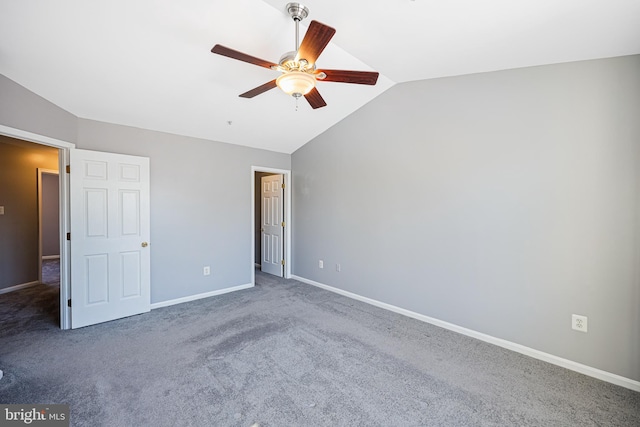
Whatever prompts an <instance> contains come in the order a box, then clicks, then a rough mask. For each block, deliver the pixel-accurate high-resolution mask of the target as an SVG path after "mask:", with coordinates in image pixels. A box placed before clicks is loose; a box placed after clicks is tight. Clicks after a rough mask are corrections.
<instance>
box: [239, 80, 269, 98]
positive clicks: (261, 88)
mask: <svg viewBox="0 0 640 427" xmlns="http://www.w3.org/2000/svg"><path fill="white" fill-rule="evenodd" d="M274 87H276V81H275V80H271V81H270V82H267V83H265V84H263V85H260V86H258V87H256V88H253V89H251V90H249V91H247V92H245V93H243V94H242V95H240V98H253V97H254V96H258V95H260V94H261V93H264V92H266V91H268V90H271V89H273V88H274Z"/></svg>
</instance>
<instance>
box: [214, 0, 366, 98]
mask: <svg viewBox="0 0 640 427" xmlns="http://www.w3.org/2000/svg"><path fill="white" fill-rule="evenodd" d="M286 9H287V12H288V13H289V15H290V16H291V18H293V21H294V22H295V24H296V50H295V51H292V52H287V53H285V54H284V55H282V57H281V58H280V61H279V62H278V63H277V64H276V63H273V62H269V61H265V60H264V59H260V58H256V57H255V56H251V55H247V54H246V53H242V52H238V51H237V50H233V49H230V48H228V47H225V46H222V45H219V44H217V45H215V46H214V47H213V49H211V52H213V53H216V54H218V55H222V56H226V57H229V58H233V59H237V60H238V61H244V62H248V63H249V64H254V65H258V66H260V67H265V68H270V69H272V70H275V71H280V72H281V73H282V74H281V75H280V76H279V77H278V78H277V79H274V80H271V81H270V82H267V83H265V84H263V85H260V86H258V87H256V88H253V89H251V90H249V91H247V92H245V93H243V94H241V95H240V97H241V98H253V97H254V96H257V95H260V94H261V93H264V92H266V91H268V90H270V89H273V88H275V87H276V86H277V87H279V88H280V89H282V91H284V92H285V93H286V94H288V95H291V96H293V97H294V98H296V99H298V98H300V97H301V96H304V97H305V99H306V100H307V101H308V102H309V104H310V105H311V107H312V108H313V109H316V108H321V107H324V106H326V105H327V103H326V102H325V101H324V99H323V98H322V96H321V95H320V93H319V92H318V89H316V83H317V82H318V81H326V82H341V83H356V84H364V85H375V84H376V82H377V81H378V73H377V72H372V71H350V70H326V69H322V70H319V69H317V68H316V60H317V59H318V56H320V54H321V53H322V51H323V50H324V48H325V47H326V46H327V44H328V43H329V41H330V40H331V38H332V37H333V35H334V34H335V32H336V30H335V29H334V28H331V27H329V26H327V25H324V24H322V23H320V22H318V21H311V24H310V25H309V29H308V30H307V33H306V34H305V36H304V39H302V44H299V28H298V26H299V23H300V21H302V20H303V19H304V18H306V17H307V16H308V15H309V9H308V8H307V7H306V6H303V5H301V4H300V3H289V4H287V7H286Z"/></svg>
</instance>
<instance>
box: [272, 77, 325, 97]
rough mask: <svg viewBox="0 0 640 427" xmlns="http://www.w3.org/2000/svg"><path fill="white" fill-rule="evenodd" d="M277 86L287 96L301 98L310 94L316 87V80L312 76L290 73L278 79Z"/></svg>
mask: <svg viewBox="0 0 640 427" xmlns="http://www.w3.org/2000/svg"><path fill="white" fill-rule="evenodd" d="M276 84H277V85H278V87H279V88H280V89H282V91H283V92H284V93H286V94H287V95H291V96H293V97H294V98H300V97H301V96H304V95H306V94H308V93H309V92H310V91H311V89H313V88H314V87H315V86H316V79H315V77H313V76H312V75H311V74H307V73H303V72H301V71H290V72H288V73H284V74H282V75H281V76H280V77H278V78H277V79H276Z"/></svg>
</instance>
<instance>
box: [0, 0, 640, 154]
mask: <svg viewBox="0 0 640 427" xmlns="http://www.w3.org/2000/svg"><path fill="white" fill-rule="evenodd" d="M286 3H287V0H264V1H263V0H233V1H232V0H110V1H99V2H97V1H86V0H55V1H52V0H20V1H17V0H0V73H2V74H4V75H5V76H7V77H8V78H10V79H12V80H14V81H16V82H17V83H19V84H21V85H23V86H25V87H27V88H28V89H30V90H32V91H33V92H35V93H37V94H39V95H40V96H42V97H44V98H46V99H48V100H50V101H51V102H53V103H55V104H57V105H59V106H60V107H62V108H64V109H66V110H67V111H69V112H71V113H73V114H75V115H77V116H79V117H82V118H88V119H93V120H100V121H105V122H111V123H118V124H123V125H129V126H135V127H140V128H147V129H153V130H159V131H164V132H170V133H175V134H181V135H188V136H193V137H199V138H205V139H210V140H215V141H223V142H228V143H232V144H241V145H247V146H251V147H258V148H264V149H267V150H273V151H279V152H284V153H291V152H293V151H295V150H296V149H297V148H299V147H300V146H302V145H304V144H305V143H306V142H307V141H309V140H311V139H312V138H314V137H315V136H317V135H318V134H320V133H322V132H323V131H325V130H326V129H328V128H329V127H331V126H333V125H334V124H335V123H337V122H338V121H340V120H342V119H343V118H344V117H346V116H348V115H349V114H351V113H352V112H353V111H355V110H357V109H358V108H360V107H361V106H362V105H364V104H366V103H367V102H369V101H371V100H372V99H373V98H375V97H376V96H378V95H380V94H381V93H382V92H384V91H385V90H387V89H388V88H390V87H391V86H393V85H394V84H396V83H400V82H406V81H411V80H420V79H430V78H436V77H443V76H452V75H461V74H469V73H477V72H484V71H493V70H501V69H508V68H517V67H525V66H532V65H542V64H551V63H559V62H567V61H576V60H583V59H593V58H604V57H612V56H621V55H629V54H637V53H640V24H639V22H640V0H483V1H478V0H367V1H365V0H351V1H340V0H308V1H305V2H303V4H305V5H306V6H308V7H309V9H310V16H309V18H308V19H307V20H305V21H303V23H302V24H303V25H302V28H301V32H303V31H304V30H306V24H308V23H309V22H310V21H311V20H312V19H315V20H318V21H320V22H322V23H325V24H327V25H330V26H332V27H334V28H336V30H337V32H336V35H335V37H334V38H333V40H332V42H331V43H330V44H329V46H328V47H327V48H326V50H325V51H324V52H323V54H322V55H321V57H320V59H319V60H318V67H319V68H330V69H349V70H376V71H379V72H380V78H379V80H378V84H377V85H376V86H373V87H372V86H362V85H350V84H343V83H330V82H320V83H319V85H318V89H319V91H320V93H321V94H322V96H323V97H324V98H325V100H326V102H327V104H328V106H327V107H324V108H321V109H318V110H312V109H311V108H310V107H309V105H308V104H307V102H306V101H305V100H301V101H300V102H299V105H298V110H297V111H296V102H295V101H294V99H293V98H291V97H288V96H286V95H285V94H284V93H282V92H280V91H279V90H278V89H273V90H271V91H269V92H266V93H264V94H262V95H259V96H257V97H256V98H253V99H243V98H239V97H238V95H239V94H240V93H243V92H245V91H247V90H249V89H252V88H254V87H256V86H259V85H261V84H262V83H265V82H267V81H270V80H272V79H274V78H275V77H276V76H277V75H278V74H277V72H275V71H271V70H268V69H265V68H261V67H257V66H254V65H250V64H247V63H244V62H240V61H235V60H232V59H228V58H225V57H222V56H219V55H214V54H212V53H210V50H211V48H212V47H213V45H214V44H216V43H219V44H223V45H225V46H228V47H231V48H233V49H236V50H239V51H242V52H245V53H247V54H250V55H253V56H257V57H259V58H262V59H265V60H268V61H272V62H277V61H278V59H279V58H280V56H281V55H282V54H283V53H284V52H286V51H290V50H293V48H294V46H293V45H294V28H295V27H294V24H293V21H292V20H291V18H290V17H289V16H288V15H287V14H286V12H285V5H286ZM229 122H231V124H229Z"/></svg>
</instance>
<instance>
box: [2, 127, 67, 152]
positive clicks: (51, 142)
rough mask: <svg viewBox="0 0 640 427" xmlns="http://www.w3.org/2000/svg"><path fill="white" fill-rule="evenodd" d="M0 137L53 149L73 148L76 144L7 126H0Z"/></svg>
mask: <svg viewBox="0 0 640 427" xmlns="http://www.w3.org/2000/svg"><path fill="white" fill-rule="evenodd" d="M0 135H5V136H10V137H11V138H16V139H22V140H24V141H29V142H35V143H36V144H40V145H48V146H50V147H55V148H75V147H76V144H74V143H72V142H66V141H62V140H59V139H55V138H50V137H48V136H44V135H38V134H37V133H31V132H27V131H25V130H22V129H15V128H12V127H9V126H4V125H0Z"/></svg>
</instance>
